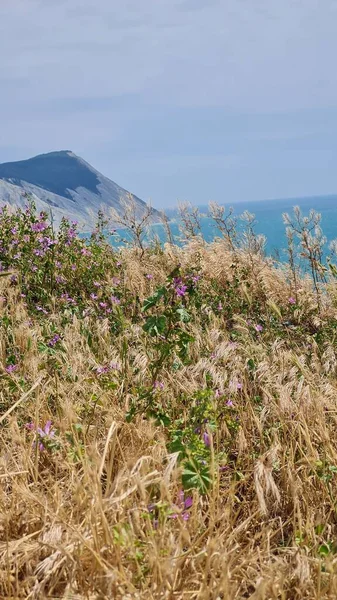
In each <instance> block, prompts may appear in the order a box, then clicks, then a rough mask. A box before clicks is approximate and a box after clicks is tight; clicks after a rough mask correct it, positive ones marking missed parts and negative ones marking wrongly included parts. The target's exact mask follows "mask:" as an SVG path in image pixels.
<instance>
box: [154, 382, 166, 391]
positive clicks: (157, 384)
mask: <svg viewBox="0 0 337 600" xmlns="http://www.w3.org/2000/svg"><path fill="white" fill-rule="evenodd" d="M153 387H154V389H155V390H163V389H164V384H163V382H162V381H155V382H154V384H153Z"/></svg>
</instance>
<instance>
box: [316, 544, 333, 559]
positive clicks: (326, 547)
mask: <svg viewBox="0 0 337 600" xmlns="http://www.w3.org/2000/svg"><path fill="white" fill-rule="evenodd" d="M330 552H331V548H330V544H321V545H320V546H319V548H318V553H319V554H320V555H321V556H328V555H329V554H330Z"/></svg>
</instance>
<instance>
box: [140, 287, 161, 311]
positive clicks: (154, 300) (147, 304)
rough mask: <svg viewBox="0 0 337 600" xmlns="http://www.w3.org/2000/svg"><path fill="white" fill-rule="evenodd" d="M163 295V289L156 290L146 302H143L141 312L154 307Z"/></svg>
mask: <svg viewBox="0 0 337 600" xmlns="http://www.w3.org/2000/svg"><path fill="white" fill-rule="evenodd" d="M165 294H166V288H165V287H161V288H158V289H157V290H156V292H155V293H154V294H153V295H152V296H149V298H146V300H144V302H143V307H142V311H143V312H146V311H147V310H149V308H152V307H153V306H156V304H158V302H159V300H160V299H161V298H162V297H163V296H165Z"/></svg>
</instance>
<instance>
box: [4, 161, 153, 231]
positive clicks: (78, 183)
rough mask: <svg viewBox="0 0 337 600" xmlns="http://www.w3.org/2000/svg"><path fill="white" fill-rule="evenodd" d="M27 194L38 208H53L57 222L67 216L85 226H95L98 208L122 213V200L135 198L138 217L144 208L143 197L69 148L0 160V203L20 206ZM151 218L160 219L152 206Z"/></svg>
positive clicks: (22, 204) (129, 200) (22, 205)
mask: <svg viewBox="0 0 337 600" xmlns="http://www.w3.org/2000/svg"><path fill="white" fill-rule="evenodd" d="M27 194H29V195H31V197H32V198H33V199H34V201H35V203H36V206H37V209H38V210H39V211H42V210H46V211H47V212H48V213H50V212H52V214H53V218H54V222H55V224H56V225H58V224H59V223H60V221H61V219H62V217H63V216H66V217H68V218H69V219H71V220H76V221H78V222H79V224H80V225H81V226H83V228H84V229H85V228H91V227H93V226H94V224H95V223H96V217H97V212H98V210H99V209H103V210H104V212H105V213H106V214H108V215H109V211H110V210H111V209H113V210H115V211H116V212H117V214H118V215H121V214H122V213H123V210H124V209H123V202H125V201H126V202H134V205H135V208H136V214H137V217H141V216H142V215H143V214H144V211H145V209H146V204H145V202H143V200H140V198H137V196H134V195H133V194H130V193H129V192H127V190H125V189H124V188H122V187H120V186H119V185H117V183H114V182H113V181H111V180H110V179H108V178H107V177H104V175H102V174H101V173H99V171H96V169H94V168H93V167H92V166H91V165H89V163H87V162H86V161H85V160H83V159H82V158H80V157H79V156H76V154H74V153H73V152H71V151H70V150H64V151H60V152H50V153H48V154H40V155H39V156H35V157H34V158H30V159H28V160H22V161H18V162H10V163H3V164H0V206H2V205H4V204H10V205H11V206H16V207H21V208H23V207H24V206H25V205H26V203H27V198H26V195H27ZM151 219H152V222H156V221H159V213H158V211H156V210H155V209H152V217H151Z"/></svg>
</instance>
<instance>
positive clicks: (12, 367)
mask: <svg viewBox="0 0 337 600" xmlns="http://www.w3.org/2000/svg"><path fill="white" fill-rule="evenodd" d="M17 370H18V365H8V366H7V367H6V372H7V373H14V371H17Z"/></svg>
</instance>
